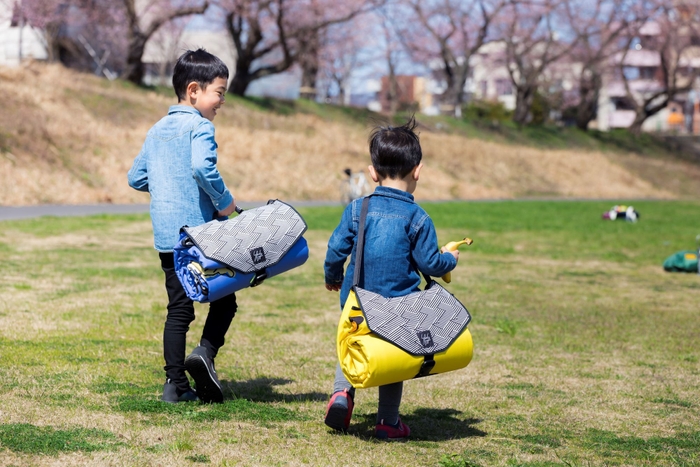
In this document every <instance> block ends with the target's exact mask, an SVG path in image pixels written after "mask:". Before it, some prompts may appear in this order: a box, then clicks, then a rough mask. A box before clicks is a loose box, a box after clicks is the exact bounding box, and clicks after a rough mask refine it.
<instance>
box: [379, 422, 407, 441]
mask: <svg viewBox="0 0 700 467" xmlns="http://www.w3.org/2000/svg"><path fill="white" fill-rule="evenodd" d="M410 434H411V429H410V428H409V427H408V425H406V424H405V423H404V422H402V421H401V419H400V418H399V420H398V421H397V422H396V425H385V424H384V420H382V421H381V422H380V423H379V424H377V426H376V427H374V436H375V437H376V438H377V439H383V440H386V441H400V440H403V439H406V438H408V435H410Z"/></svg>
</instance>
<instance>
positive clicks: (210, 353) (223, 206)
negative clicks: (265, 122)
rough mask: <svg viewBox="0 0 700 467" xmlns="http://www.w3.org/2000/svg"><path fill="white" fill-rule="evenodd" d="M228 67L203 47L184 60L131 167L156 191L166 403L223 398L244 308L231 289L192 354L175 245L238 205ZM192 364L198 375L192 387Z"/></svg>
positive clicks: (137, 183) (134, 179) (132, 176)
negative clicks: (226, 349) (222, 165)
mask: <svg viewBox="0 0 700 467" xmlns="http://www.w3.org/2000/svg"><path fill="white" fill-rule="evenodd" d="M227 81H228V68H227V67H226V65H225V64H224V63H223V62H222V61H221V60H220V59H218V58H217V57H215V56H214V55H212V54H210V53H208V52H206V51H205V50H203V49H199V50H195V51H192V50H189V51H187V52H185V53H184V54H183V55H182V56H180V58H179V59H178V61H177V63H176V65H175V70H174V74H173V87H174V89H175V94H177V99H178V103H177V105H173V106H171V107H170V109H169V111H168V115H166V116H165V117H163V118H162V119H161V120H160V121H159V122H158V123H156V124H155V125H153V127H152V128H151V129H150V130H149V132H148V134H147V135H146V140H145V142H144V143H143V147H142V149H141V152H140V153H139V155H138V156H137V157H136V159H135V160H134V164H133V166H132V167H131V170H129V174H128V179H129V185H130V186H131V187H132V188H134V189H136V190H139V191H147V192H149V194H150V196H151V208H150V212H151V221H152V224H153V237H154V243H155V249H156V250H158V254H159V256H160V263H161V268H162V269H163V272H164V273H165V289H166V291H167V293H168V314H167V318H166V320H165V328H164V330H163V355H164V357H165V367H164V368H165V376H166V380H165V385H164V386H163V396H162V398H161V400H163V401H164V402H170V403H175V402H184V401H195V400H197V399H198V398H199V400H201V401H203V402H222V401H223V398H224V397H223V392H222V389H221V384H220V383H219V380H218V377H217V375H216V370H215V368H214V358H215V357H216V354H217V352H218V351H219V348H220V347H221V346H222V345H223V344H224V336H225V334H226V331H228V328H229V326H230V325H231V320H232V319H233V317H234V315H235V314H236V309H237V305H236V296H235V294H231V295H229V296H227V297H224V298H222V299H220V300H217V301H215V302H212V303H211V304H210V305H209V313H208V315H207V319H206V322H205V324H204V330H203V332H202V337H201V339H200V343H199V345H198V346H197V347H196V348H195V349H194V350H193V351H192V353H191V354H190V355H189V356H188V357H187V358H185V352H186V336H187V331H188V330H189V325H190V323H191V322H192V321H193V320H194V318H195V316H194V305H193V303H192V300H190V299H189V298H188V297H187V295H186V294H185V290H184V288H183V287H182V285H181V284H180V281H179V280H178V278H177V275H176V274H175V265H174V261H173V248H174V247H175V245H176V244H177V242H178V240H179V235H180V228H181V227H182V226H184V225H189V226H195V225H200V224H203V223H205V222H209V221H211V220H212V219H215V218H222V217H226V216H228V215H230V214H231V213H233V212H234V210H235V209H236V203H235V201H234V198H233V196H232V195H231V192H230V191H229V190H228V188H226V184H225V183H224V181H223V180H222V178H221V174H220V173H219V171H218V170H217V168H216V159H217V155H216V148H217V144H216V141H215V140H214V125H213V124H212V120H214V117H216V112H217V110H218V109H219V108H220V107H221V106H222V105H223V103H224V94H225V93H226V84H227ZM185 370H187V371H188V372H189V373H190V375H191V376H192V379H194V382H195V388H196V393H195V391H193V390H192V388H191V387H190V383H189V380H188V379H187V375H186V373H185Z"/></svg>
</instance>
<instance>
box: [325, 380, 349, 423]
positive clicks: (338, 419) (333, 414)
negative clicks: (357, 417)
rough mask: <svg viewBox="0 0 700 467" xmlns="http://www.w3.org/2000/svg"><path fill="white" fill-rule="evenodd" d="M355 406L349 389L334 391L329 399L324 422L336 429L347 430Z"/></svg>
mask: <svg viewBox="0 0 700 467" xmlns="http://www.w3.org/2000/svg"><path fill="white" fill-rule="evenodd" d="M353 406H354V404H353V401H352V395H351V394H350V393H349V392H348V390H347V389H343V390H342V391H338V392H335V393H333V395H332V396H331V400H330V401H328V408H327V409H326V419H325V420H324V422H325V423H326V425H328V426H329V427H331V428H333V429H334V430H338V431H347V430H348V427H349V426H350V418H352V409H353Z"/></svg>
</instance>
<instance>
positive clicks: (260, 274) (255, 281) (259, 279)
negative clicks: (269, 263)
mask: <svg viewBox="0 0 700 467" xmlns="http://www.w3.org/2000/svg"><path fill="white" fill-rule="evenodd" d="M265 279H267V270H265V269H263V270H262V271H255V277H253V278H252V279H251V280H250V286H251V287H257V286H259V285H260V284H262V283H263V281H264V280H265Z"/></svg>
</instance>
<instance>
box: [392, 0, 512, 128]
mask: <svg viewBox="0 0 700 467" xmlns="http://www.w3.org/2000/svg"><path fill="white" fill-rule="evenodd" d="M509 1H510V0H430V1H425V0H402V1H401V2H400V3H402V4H403V5H404V6H405V7H407V8H408V9H409V11H410V15H409V17H408V18H407V21H401V25H400V27H399V30H400V34H401V36H402V38H403V43H404V44H405V46H406V48H407V49H408V50H409V51H410V53H411V56H412V57H413V59H414V61H416V62H419V63H430V62H433V63H435V64H436V65H435V68H437V70H438V73H437V74H438V76H439V77H440V78H441V79H442V80H443V81H444V82H445V90H444V92H443V94H442V96H441V98H440V100H441V103H442V108H443V109H444V110H445V111H447V112H448V113H451V114H455V113H459V111H460V109H461V106H462V104H463V103H464V102H465V101H466V94H465V92H464V86H465V84H466V82H467V79H468V78H469V74H470V58H471V57H472V55H473V54H475V53H476V52H477V51H478V50H479V49H480V48H481V47H482V46H483V45H484V44H485V43H486V42H488V41H490V40H492V39H493V38H494V36H493V34H492V31H491V30H492V27H493V23H494V22H495V21H496V20H498V18H499V15H501V14H502V12H503V10H504V8H505V7H506V5H507V3H509ZM438 64H439V65H438Z"/></svg>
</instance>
